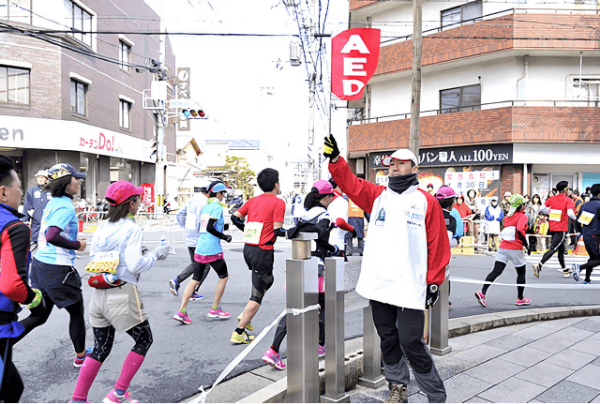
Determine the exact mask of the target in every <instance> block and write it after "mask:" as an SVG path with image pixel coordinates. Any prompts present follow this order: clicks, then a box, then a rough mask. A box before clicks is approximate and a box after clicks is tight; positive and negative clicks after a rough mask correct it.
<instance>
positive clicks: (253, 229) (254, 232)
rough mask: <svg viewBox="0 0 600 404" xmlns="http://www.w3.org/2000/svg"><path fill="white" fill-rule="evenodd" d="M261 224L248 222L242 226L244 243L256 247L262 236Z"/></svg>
mask: <svg viewBox="0 0 600 404" xmlns="http://www.w3.org/2000/svg"><path fill="white" fill-rule="evenodd" d="M262 229H263V223H258V222H248V223H246V225H245V226H244V243H246V244H252V245H258V244H259V242H260V235H261V234H262Z"/></svg>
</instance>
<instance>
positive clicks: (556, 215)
mask: <svg viewBox="0 0 600 404" xmlns="http://www.w3.org/2000/svg"><path fill="white" fill-rule="evenodd" d="M561 216H562V210H560V209H550V220H552V221H553V222H560V217H561Z"/></svg>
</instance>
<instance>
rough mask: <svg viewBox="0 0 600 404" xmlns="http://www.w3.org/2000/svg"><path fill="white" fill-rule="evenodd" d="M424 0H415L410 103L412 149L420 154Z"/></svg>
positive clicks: (416, 153)
mask: <svg viewBox="0 0 600 404" xmlns="http://www.w3.org/2000/svg"><path fill="white" fill-rule="evenodd" d="M422 1H423V0H413V60H412V91H411V104H410V146H409V147H410V151H412V152H413V153H414V154H415V156H417V158H418V156H419V133H420V129H419V116H420V113H421V50H422V48H423V42H422V34H421V26H422V23H423V5H422Z"/></svg>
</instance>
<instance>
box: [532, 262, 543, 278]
mask: <svg viewBox="0 0 600 404" xmlns="http://www.w3.org/2000/svg"><path fill="white" fill-rule="evenodd" d="M531 267H532V268H533V276H535V277H536V278H539V277H540V272H542V263H541V262H540V263H539V264H533V265H532V266H531Z"/></svg>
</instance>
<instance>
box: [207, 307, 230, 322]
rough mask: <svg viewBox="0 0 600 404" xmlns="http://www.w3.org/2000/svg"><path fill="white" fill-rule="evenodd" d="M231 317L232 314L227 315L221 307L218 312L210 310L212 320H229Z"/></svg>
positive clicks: (209, 315) (209, 314)
mask: <svg viewBox="0 0 600 404" xmlns="http://www.w3.org/2000/svg"><path fill="white" fill-rule="evenodd" d="M229 316H231V313H227V312H226V311H223V310H221V308H220V307H219V308H218V309H216V310H213V309H210V310H209V311H208V317H210V318H222V319H227V318H229Z"/></svg>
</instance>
